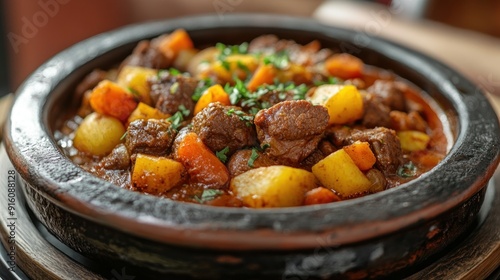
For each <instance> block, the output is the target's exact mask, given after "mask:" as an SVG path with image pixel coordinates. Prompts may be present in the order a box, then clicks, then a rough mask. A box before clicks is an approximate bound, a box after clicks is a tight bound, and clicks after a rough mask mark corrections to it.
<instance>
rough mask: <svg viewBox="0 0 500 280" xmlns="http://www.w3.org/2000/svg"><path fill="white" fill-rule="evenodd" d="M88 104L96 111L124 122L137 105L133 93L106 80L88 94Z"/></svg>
mask: <svg viewBox="0 0 500 280" xmlns="http://www.w3.org/2000/svg"><path fill="white" fill-rule="evenodd" d="M90 106H91V107H92V109H94V111H96V112H97V113H100V114H103V115H108V116H111V117H115V118H117V119H119V120H120V121H121V122H122V123H125V122H126V121H127V119H128V117H129V116H130V114H132V112H133V111H134V110H135V108H136V107H137V101H136V99H135V97H134V95H133V94H132V93H130V92H128V91H127V90H126V89H124V88H123V87H121V86H120V85H118V84H116V83H113V82H111V81H108V80H104V81H102V82H100V83H99V84H98V85H97V86H96V87H95V88H94V89H93V90H92V93H91V95H90Z"/></svg>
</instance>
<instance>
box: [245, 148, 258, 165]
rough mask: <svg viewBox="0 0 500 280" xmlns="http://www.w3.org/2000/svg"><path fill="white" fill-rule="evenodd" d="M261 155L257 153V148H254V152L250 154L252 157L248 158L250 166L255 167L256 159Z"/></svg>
mask: <svg viewBox="0 0 500 280" xmlns="http://www.w3.org/2000/svg"><path fill="white" fill-rule="evenodd" d="M258 157H259V154H258V153H257V148H253V149H252V154H251V155H250V158H249V159H248V162H247V164H248V166H249V167H254V163H255V160H257V158H258Z"/></svg>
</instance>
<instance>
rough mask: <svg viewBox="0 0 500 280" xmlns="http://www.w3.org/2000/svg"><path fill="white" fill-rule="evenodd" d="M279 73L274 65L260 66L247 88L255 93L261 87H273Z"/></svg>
mask: <svg viewBox="0 0 500 280" xmlns="http://www.w3.org/2000/svg"><path fill="white" fill-rule="evenodd" d="M276 74H277V71H276V68H274V66H273V65H271V64H267V65H260V66H259V68H257V70H255V73H254V74H253V76H252V78H251V79H250V81H249V82H248V85H247V88H248V89H249V90H250V91H255V90H256V89H257V87H259V86H260V85H264V84H268V85H272V84H273V83H274V78H275V77H276Z"/></svg>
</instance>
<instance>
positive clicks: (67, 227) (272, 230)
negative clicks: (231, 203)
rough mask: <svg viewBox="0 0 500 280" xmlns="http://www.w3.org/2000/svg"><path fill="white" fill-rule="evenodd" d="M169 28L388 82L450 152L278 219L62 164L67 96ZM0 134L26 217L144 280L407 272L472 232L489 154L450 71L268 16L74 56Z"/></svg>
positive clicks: (134, 31) (115, 35) (101, 38)
mask: <svg viewBox="0 0 500 280" xmlns="http://www.w3.org/2000/svg"><path fill="white" fill-rule="evenodd" d="M180 27H182V28H184V29H186V30H187V31H188V32H189V34H190V35H191V37H192V38H193V41H194V42H195V44H196V45H197V46H198V47H204V46H208V45H212V44H214V43H216V42H224V43H226V44H236V43H241V42H244V41H249V40H251V39H252V38H254V37H256V36H259V35H262V34H276V35H277V36H279V37H281V38H289V39H294V40H296V41H297V42H299V43H307V42H310V41H312V40H315V39H317V40H319V41H320V42H321V43H322V45H323V46H325V47H329V48H332V49H336V50H340V51H344V52H351V53H353V54H354V55H356V56H358V57H360V58H361V59H362V60H363V61H365V62H366V63H367V64H371V65H376V66H378V67H381V68H384V69H390V70H392V71H394V72H395V73H397V74H398V75H400V76H401V77H403V78H405V79H407V80H409V81H410V82H412V83H414V84H416V85H417V86H419V87H420V88H422V89H423V90H424V91H426V92H427V93H428V94H429V96H430V97H431V98H433V99H434V100H435V101H436V104H438V105H439V107H440V108H438V111H439V112H440V114H441V115H440V116H441V118H442V120H444V123H445V125H449V126H451V132H452V134H453V135H452V138H453V140H454V143H453V146H452V147H451V149H450V151H449V154H448V156H447V157H446V158H445V159H444V160H443V161H442V162H441V163H440V164H439V165H438V166H436V167H435V168H434V169H433V170H431V171H430V172H428V173H426V174H424V175H422V176H421V177H419V178H418V179H416V180H414V181H411V182H410V183H407V184H404V185H401V186H399V187H397V188H394V189H391V190H387V191H384V192H380V193H377V194H374V195H369V196H366V197H362V198H358V199H353V200H348V201H342V202H338V203H332V204H324V205H315V206H308V207H293V208H283V209H239V208H238V209H236V208H218V207H209V206H204V205H196V204H188V203H181V202H176V201H171V200H168V199H162V198H158V197H154V196H150V195H143V194H140V193H137V192H131V191H128V190H125V189H121V188H118V187H117V186H114V185H112V184H110V183H108V182H105V181H103V180H101V179H99V178H96V177H94V176H92V175H91V174H89V173H87V172H85V171H84V170H82V169H81V168H80V167H79V166H77V165H75V164H74V163H72V162H71V161H70V160H69V159H68V158H67V157H65V156H64V154H63V153H62V151H61V150H60V149H59V148H58V146H57V145H56V143H55V141H54V137H53V133H54V131H55V129H56V127H57V124H58V122H59V121H60V119H61V116H63V115H64V113H65V112H67V111H68V110H71V109H72V108H76V107H75V105H74V102H72V101H71V99H72V93H73V90H74V88H75V86H76V84H77V83H78V82H79V81H80V80H81V79H82V78H83V77H84V76H85V75H86V74H87V73H89V72H90V71H91V70H92V69H94V68H104V69H106V68H109V67H111V66H112V65H114V64H115V63H118V62H119V61H121V60H122V59H124V58H125V56H126V55H127V54H129V53H130V52H131V51H132V49H133V48H134V46H135V44H136V43H137V42H138V41H140V40H143V39H149V38H152V37H155V36H157V35H159V34H162V33H165V32H170V31H172V30H174V29H176V28H180ZM361 39H362V40H361ZM72 106H73V107H72ZM5 132H6V138H5V143H6V147H7V152H8V154H9V157H10V159H11V160H12V162H13V164H14V166H15V168H16V169H17V171H18V172H19V173H20V175H21V176H22V178H23V180H24V185H23V189H24V191H25V194H26V197H27V200H28V204H29V206H30V208H31V209H32V210H33V212H34V213H35V215H36V217H37V218H38V219H40V220H41V222H42V223H43V224H44V225H45V226H46V227H47V228H48V229H49V230H50V232H51V233H52V234H54V235H55V236H56V237H57V238H59V239H60V240H61V241H62V242H63V243H65V244H66V245H68V246H69V247H71V248H72V249H74V250H76V251H77V252H80V253H82V254H83V255H85V256H88V257H89V258H91V259H93V260H97V261H102V262H101V263H108V264H109V263H121V264H124V265H126V266H127V267H128V268H129V270H127V271H130V270H132V271H133V270H134V269H136V271H137V273H140V275H141V278H147V277H152V278H154V277H160V276H159V275H163V274H176V275H180V276H186V277H193V278H222V277H226V279H230V278H231V277H236V276H238V277H239V278H241V277H243V276H244V277H249V278H257V279H262V278H263V277H266V276H269V277H273V278H279V277H281V278H282V279H312V278H326V277H337V278H340V279H351V278H352V279H358V278H365V277H368V278H374V277H378V276H385V275H389V274H391V275H395V274H394V273H405V271H408V269H411V268H412V267H413V268H414V267H415V265H418V264H421V263H422V262H424V261H426V260H427V259H429V258H430V257H431V256H433V255H434V254H436V253H438V252H440V251H442V250H444V249H445V248H446V247H447V246H448V245H449V244H450V243H452V242H453V241H454V240H456V239H457V238H459V237H460V236H461V235H462V234H464V233H465V232H466V231H467V230H468V229H469V228H470V227H471V226H472V225H473V222H474V220H475V216H476V214H477V212H478V210H479V208H480V206H481V204H482V201H483V197H484V193H485V187H486V186H487V183H488V181H489V179H490V178H491V176H492V175H493V172H494V171H495V168H496V167H497V165H498V162H499V153H500V129H499V124H498V121H497V117H496V115H495V112H494V111H493V109H492V107H491V106H490V104H489V103H488V101H487V99H486V98H485V97H484V95H483V94H482V92H481V90H480V89H479V88H478V87H476V86H474V85H473V84H472V83H471V82H469V81H468V80H466V79H465V78H464V77H462V76H461V75H459V74H458V73H456V72H455V71H453V70H452V69H450V68H448V67H447V66H445V65H443V64H441V63H439V62H437V61H435V60H433V59H431V58H429V57H427V56H425V55H422V54H420V53H418V52H415V51H413V50H411V49H408V48H405V47H402V46H399V45H396V44H394V43H391V42H388V41H385V40H382V39H379V38H374V37H370V36H367V35H365V34H360V33H357V32H355V31H352V30H345V29H339V28H334V27H327V26H323V25H321V24H319V23H316V22H314V21H312V20H305V19H297V18H289V17H279V16H265V15H234V16H233V15H227V16H224V18H223V19H220V18H219V17H217V16H203V17H193V18H182V19H176V20H168V21H161V22H154V23H145V24H138V25H132V26H127V27H124V28H122V29H119V30H116V31H112V32H108V33H104V34H102V35H98V36H96V37H93V38H91V39H88V40H85V41H83V42H81V43H78V44H76V45H75V46H73V47H71V48H69V49H67V50H65V51H63V52H61V53H60V54H58V55H56V56H55V57H54V58H52V59H51V60H49V61H48V62H46V63H45V64H44V65H42V66H41V67H40V68H39V69H38V70H36V71H35V72H34V73H33V75H32V76H31V77H30V78H28V79H27V80H26V82H25V83H24V84H23V85H22V86H21V87H20V88H19V90H18V92H17V94H16V100H15V103H14V106H13V108H12V111H11V115H10V120H9V121H8V123H7V126H6V130H5ZM396 275H398V274H396Z"/></svg>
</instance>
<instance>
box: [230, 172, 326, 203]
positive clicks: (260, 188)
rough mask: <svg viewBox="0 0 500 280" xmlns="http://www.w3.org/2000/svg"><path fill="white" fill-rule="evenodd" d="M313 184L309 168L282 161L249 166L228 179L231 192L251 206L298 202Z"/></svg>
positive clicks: (302, 199)
mask: <svg viewBox="0 0 500 280" xmlns="http://www.w3.org/2000/svg"><path fill="white" fill-rule="evenodd" d="M315 187H316V184H315V178H314V175H313V174H312V173H311V172H308V171H306V170H303V169H298V168H293V167H288V166H282V165H274V166H269V167H259V168H256V169H252V170H249V171H247V172H245V173H242V174H240V175H238V176H236V177H234V178H233V180H231V190H232V191H233V193H234V195H236V197H238V198H239V199H241V200H242V201H243V203H244V204H245V205H247V206H249V207H252V208H263V207H289V206H299V205H302V203H303V201H304V195H305V193H306V192H307V191H309V190H311V189H313V188H315Z"/></svg>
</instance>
